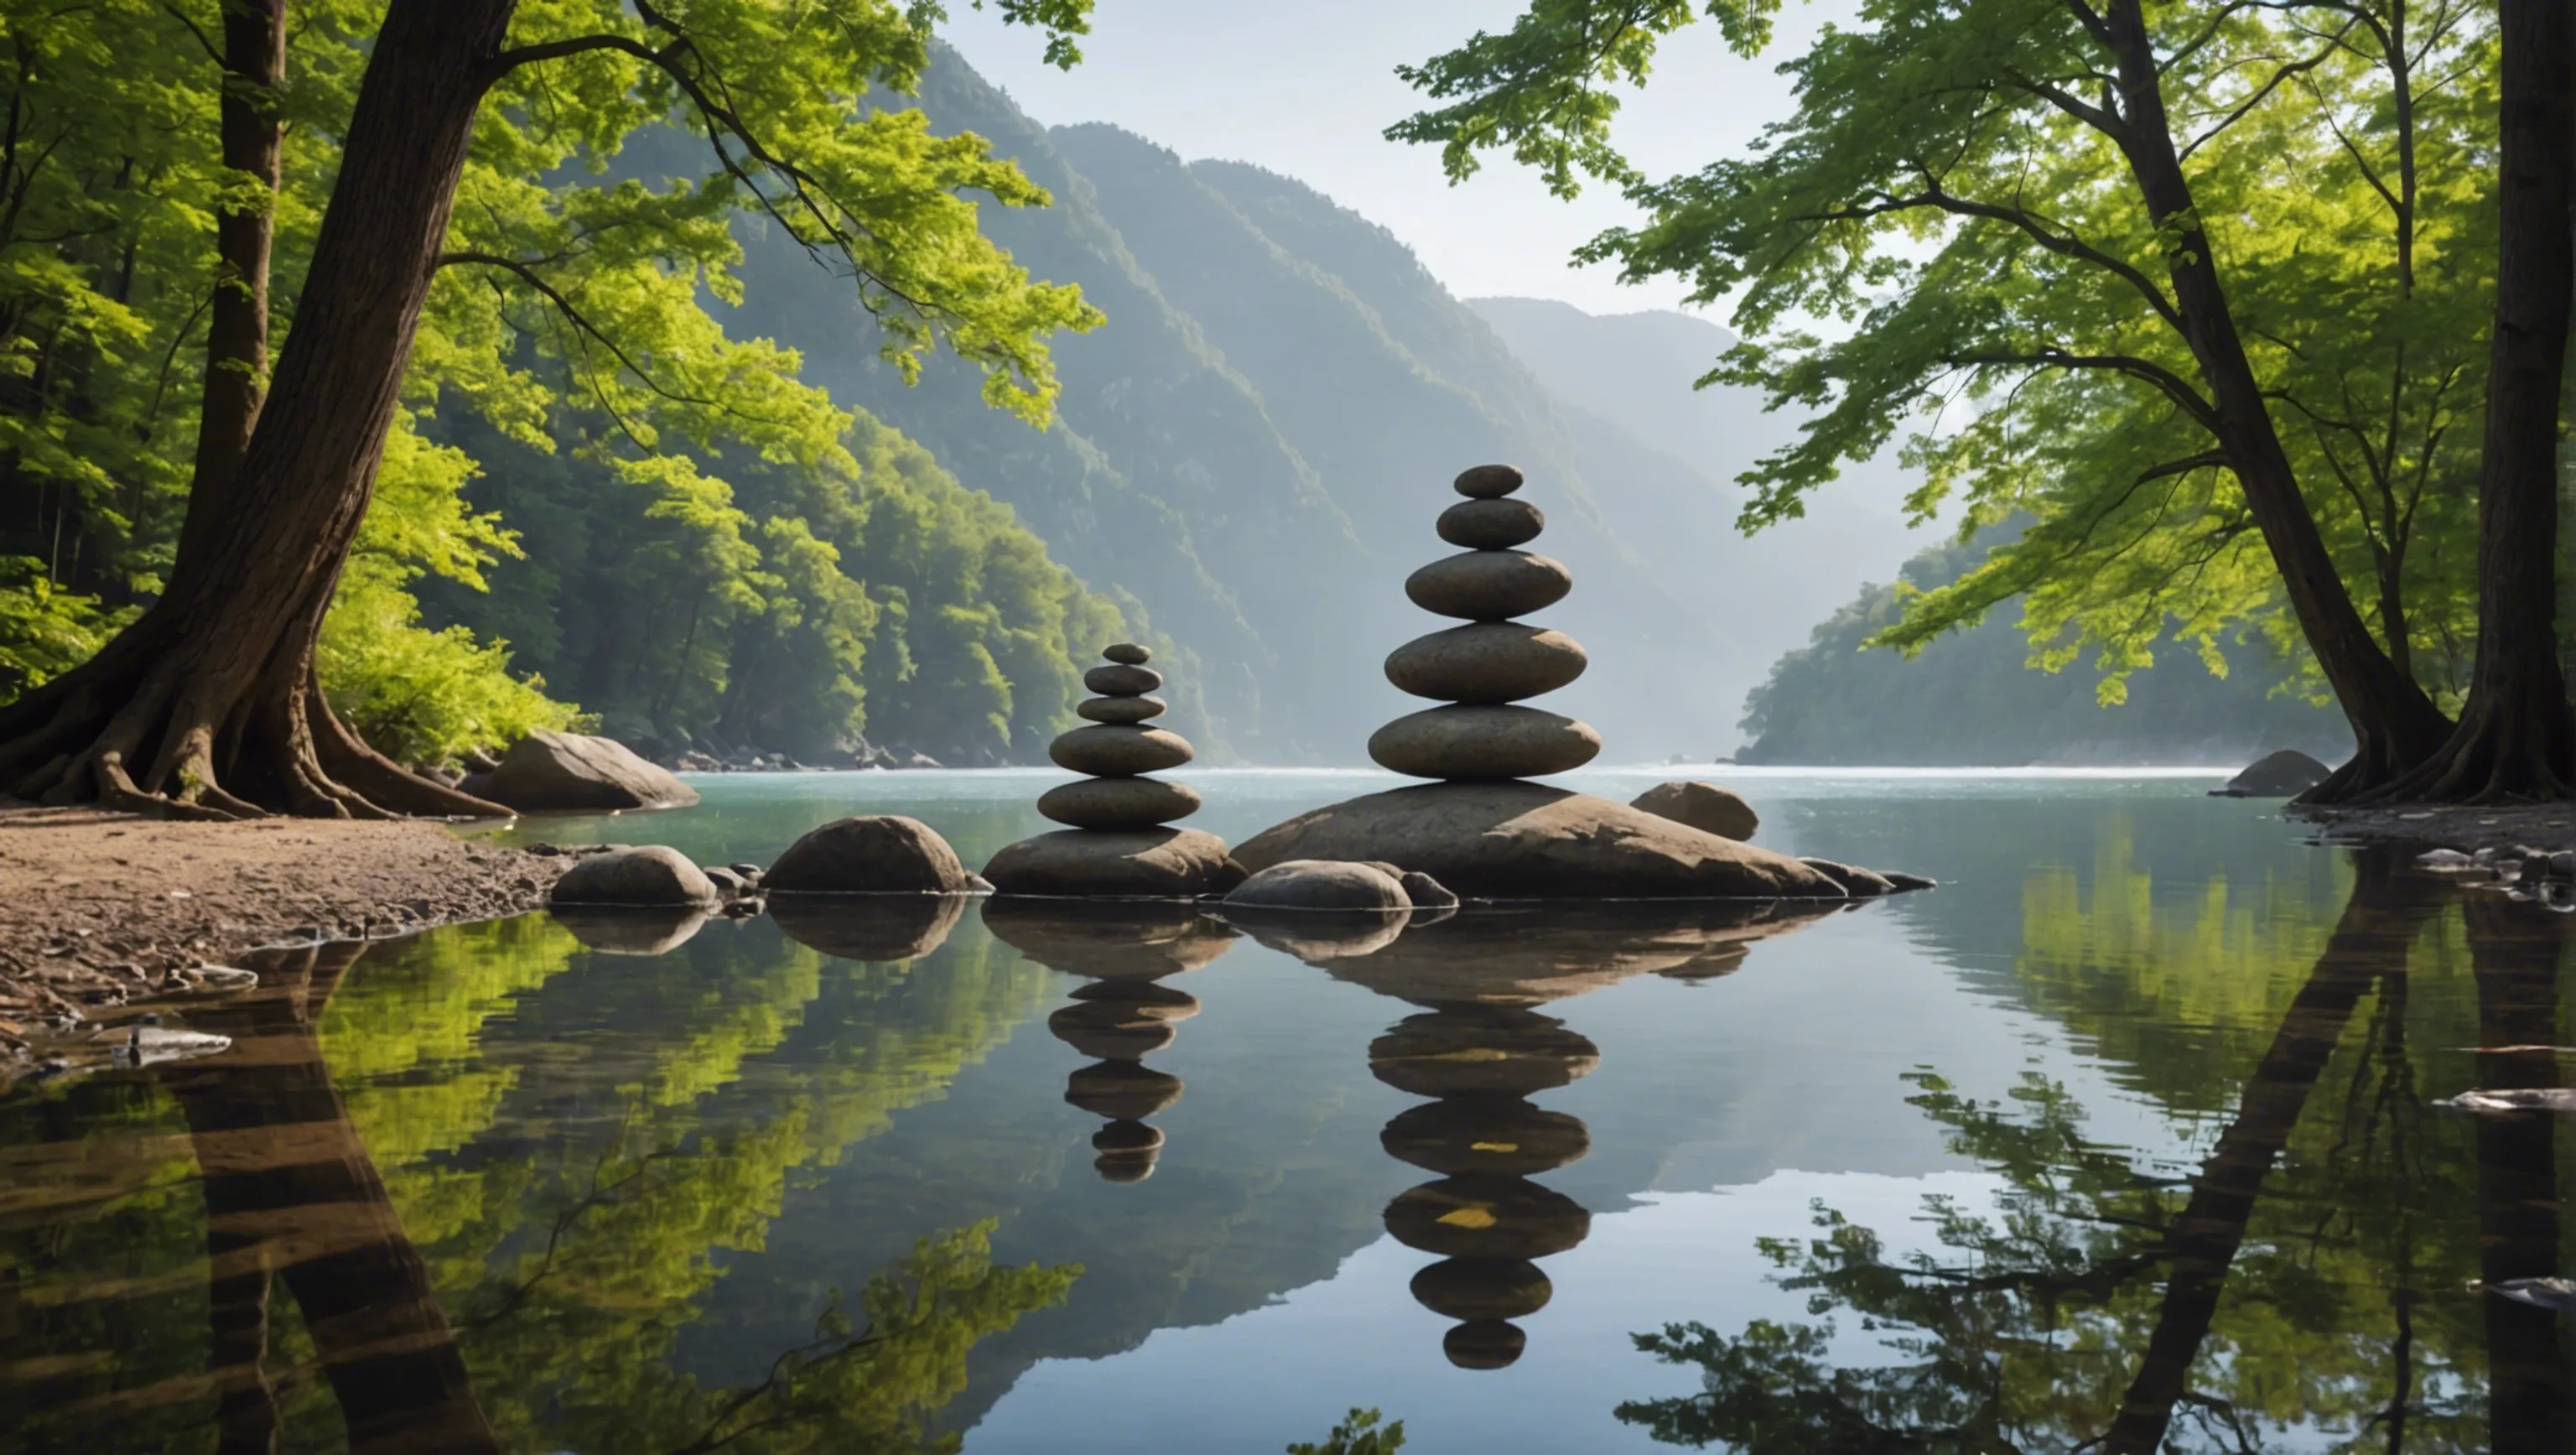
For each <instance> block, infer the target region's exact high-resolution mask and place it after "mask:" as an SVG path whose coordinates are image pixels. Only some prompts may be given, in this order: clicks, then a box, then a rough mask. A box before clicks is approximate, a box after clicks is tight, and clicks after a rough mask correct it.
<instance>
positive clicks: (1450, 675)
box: [1368, 465, 1601, 782]
mask: <svg viewBox="0 0 2576 1455" xmlns="http://www.w3.org/2000/svg"><path fill="white" fill-rule="evenodd" d="M1455 488H1456V489H1457V491H1458V493H1459V494H1460V495H1463V496H1465V497H1467V498H1466V499H1465V500H1462V501H1460V502H1459V503H1458V504H1456V505H1453V506H1450V507H1449V508H1448V509H1447V510H1446V511H1443V512H1442V513H1441V516H1440V520H1439V527H1438V528H1439V531H1440V538H1441V539H1442V540H1444V541H1447V542H1448V543H1450V544H1451V545H1453V546H1464V547H1466V549H1465V550H1463V551H1461V552H1460V553H1458V554H1457V555H1454V556H1449V557H1446V558H1444V559H1442V560H1438V561H1434V562H1432V563H1431V564H1430V565H1428V566H1425V567H1423V568H1422V569H1421V570H1419V571H1416V572H1414V573H1413V575H1412V576H1411V577H1409V578H1407V579H1406V581H1405V583H1404V594H1405V595H1406V596H1407V597H1409V598H1411V599H1412V601H1413V604H1414V605H1416V606H1419V607H1421V608H1422V609H1423V610H1425V611H1429V612H1435V613H1437V614H1439V615H1441V616H1449V617H1457V618H1459V619H1461V620H1463V621H1464V622H1466V623H1467V624H1466V625H1464V626H1456V627H1451V628H1449V629H1448V630H1446V631H1437V632H1433V633H1431V634H1430V635H1428V636H1422V637H1416V638H1414V639H1413V640H1412V641H1409V642H1407V643H1405V644H1404V645H1403V646H1400V647H1398V648H1396V649H1395V650H1394V651H1393V652H1392V653H1390V654H1388V656H1387V659H1386V678H1387V680H1388V681H1389V682H1392V683H1394V684H1395V685H1396V686H1397V687H1399V688H1401V689H1402V690H1404V691H1406V692H1409V693H1412V694H1413V695H1414V696H1416V697H1428V698H1431V699H1433V700H1435V701H1438V702H1440V703H1442V704H1444V705H1443V706H1440V707H1434V708H1430V709H1428V710H1426V711H1423V712H1417V713H1412V714H1409V715H1407V716H1404V717H1400V718H1397V719H1396V720H1395V721H1393V722H1391V723H1388V724H1387V725H1386V726H1384V727H1382V728H1379V729H1378V730H1377V732H1376V733H1375V734H1373V735H1372V736H1371V737H1370V738H1369V744H1368V749H1369V757H1371V758H1372V759H1374V760H1376V762H1377V764H1378V766H1380V767H1383V768H1388V769H1392V770H1393V771H1395V772H1398V773H1403V774H1407V775H1409V776H1411V777H1415V778H1436V779H1441V780H1444V781H1456V782H1476V781H1490V780H1493V779H1507V778H1529V777H1536V776H1538V775H1540V774H1546V773H1563V772H1565V771H1567V770H1568V769H1573V768H1580V767H1582V766H1583V765H1584V764H1586V763H1589V762H1591V761H1592V759H1593V757H1594V756H1595V755H1596V754H1598V753H1599V752H1600V751H1601V735H1600V734H1599V733H1596V732H1594V731H1593V730H1592V728H1591V727H1590V726H1588V725H1587V724H1584V723H1580V722H1577V721H1575V720H1574V719H1573V718H1570V717H1565V716H1562V715H1560V714H1557V713H1553V712H1548V711H1546V710H1544V709H1541V708H1535V707H1523V706H1520V705H1519V704H1520V703H1521V702H1522V701H1523V700H1525V699H1527V698H1532V697H1537V696H1540V695H1542V694H1544V693H1549V692H1553V691H1555V690H1556V689H1558V688H1560V687H1563V686H1565V685H1566V684H1567V683H1570V682H1572V681H1573V680H1574V679H1576V678H1577V677H1580V676H1582V675H1583V669H1584V666H1585V665H1586V658H1585V656H1584V652H1583V648H1582V647H1581V646H1580V645H1578V644H1577V643H1576V642H1575V640H1574V639H1573V638H1572V637H1569V636H1567V635H1566V634H1565V633H1563V632H1560V631H1552V630H1550V629H1548V628H1546V627H1542V626H1535V625H1532V624H1530V623H1528V622H1524V621H1521V620H1518V618H1520V617H1523V616H1526V615H1528V614H1529V613H1531V612H1534V611H1540V610H1544V609H1545V608H1547V607H1549V606H1553V605H1555V604H1556V603H1557V602H1559V601H1562V600H1564V599H1565V595H1566V593H1567V592H1569V591H1571V590H1573V589H1574V576H1573V573H1571V572H1569V571H1567V570H1566V569H1565V567H1564V565H1563V564H1561V563H1559V562H1557V561H1553V560H1550V559H1549V558H1548V557H1546V556H1542V555H1538V554H1536V553H1534V552H1530V551H1524V550H1521V549H1519V547H1522V546H1525V545H1527V544H1529V543H1530V542H1531V541H1534V540H1536V539H1538V536H1539V532H1540V531H1542V530H1544V529H1545V528H1546V526H1547V517H1546V516H1545V515H1544V514H1542V513H1541V512H1540V510H1539V508H1538V507H1537V506H1535V505H1532V504H1530V503H1529V502H1528V501H1526V500H1516V499H1514V498H1512V497H1513V495H1514V494H1515V492H1517V491H1518V490H1519V489H1520V488H1521V472H1520V471H1519V470H1517V469H1515V468H1513V467H1512V466H1510V465H1478V466H1476V467H1475V468H1474V469H1471V470H1468V471H1467V472H1465V473H1464V474H1461V475H1460V476H1459V477H1458V478H1457V481H1456V482H1455Z"/></svg>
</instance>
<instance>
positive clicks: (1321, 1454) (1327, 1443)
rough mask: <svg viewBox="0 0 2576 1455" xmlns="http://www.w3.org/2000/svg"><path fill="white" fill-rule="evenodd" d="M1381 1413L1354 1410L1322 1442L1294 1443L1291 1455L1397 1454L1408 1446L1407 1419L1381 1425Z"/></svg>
mask: <svg viewBox="0 0 2576 1455" xmlns="http://www.w3.org/2000/svg"><path fill="white" fill-rule="evenodd" d="M1377 1422H1378V1412H1377V1411H1375V1410H1353V1411H1351V1412H1350V1413H1349V1414H1348V1415H1346V1416H1344V1417H1343V1419H1342V1422H1341V1423H1340V1424H1337V1425H1335V1426H1333V1432H1332V1433H1331V1434H1329V1435H1327V1436H1325V1437H1324V1439H1323V1441H1322V1442H1321V1443H1320V1444H1304V1445H1291V1446H1289V1447H1288V1455H1395V1452H1396V1451H1398V1450H1401V1449H1403V1448H1404V1421H1402V1420H1397V1421H1396V1422H1395V1423H1393V1424H1391V1425H1388V1426H1387V1427H1386V1428H1385V1429H1379V1428H1378V1423H1377Z"/></svg>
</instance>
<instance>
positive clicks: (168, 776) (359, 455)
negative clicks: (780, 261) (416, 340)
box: [0, 0, 513, 817]
mask: <svg viewBox="0 0 2576 1455" xmlns="http://www.w3.org/2000/svg"><path fill="white" fill-rule="evenodd" d="M512 4H513V0H393V3H392V4H391V5H390V6H389V7H388V9H387V11H386V15H385V21H384V25H383V27H382V28H381V29H380V30H379V31H378V33H377V35H376V39H375V47H374V51H373V54H372V55H371V56H370V57H369V59H368V62H367V71H366V76H365V78H364V79H363V80H362V81H361V83H360V84H359V88H358V99H357V105H356V108H355V110H354V111H353V112H352V113H351V116H350V119H349V131H348V137H347V141H346V143H345V145H344V148H343V151H342V157H341V166H340V174H339V178H338V180H337V182H335V183H334V185H333V187H332V192H331V201H330V205H329V208H328V210H327V211H326V212H325V213H324V215H323V220H322V228H321V232H320V235H319V236H318V237H317V238H316V240H315V245H314V251H313V261H312V264H311V267H310V268H309V270H308V271H307V272H306V274H305V281H304V288H303V291H302V295H301V297H300V299H299V301H298V303H297V307H296V318H295V328H294V331H293V332H292V333H291V334H290V335H289V336H288V338H287V342H286V348H285V350H284V352H283V353H282V354H281V355H280V356H279V359H278V365H277V372H276V377H275V379H274V381H273V387H272V389H271V392H270V394H269V397H268V401H267V403H266V404H265V405H264V406H263V407H262V408H261V409H260V412H259V420H258V424H257V426H256V427H255V428H254V429H253V431H252V434H251V437H250V443H249V446H248V448H247V450H246V451H245V452H244V454H243V456H242V461H241V466H240V468H239V469H238V470H236V471H235V472H234V474H233V477H232V481H231V484H230V486H229V487H228V488H227V489H226V491H225V492H224V496H225V498H224V499H223V500H222V501H221V508H220V509H219V510H215V511H212V512H210V513H209V519H208V521H207V524H206V528H205V530H204V533H203V535H202V536H201V537H200V539H199V540H198V542H197V543H196V549H194V550H186V549H183V550H182V551H181V552H180V555H179V559H178V562H177V564H176V565H175V566H174V567H173V569H172V571H171V577H170V584H169V587H168V589H167V590H166V591H165V592H164V593H163V594H162V597H161V599H160V600H159V601H158V602H156V603H154V605H153V607H152V608H151V610H149V611H148V612H146V613H145V614H144V616H143V617H142V619H141V620H139V621H137V622H136V623H135V624H134V625H133V626H132V627H130V628H128V629H127V630H126V631H125V632H124V633H123V634H122V635H120V636H119V637H118V638H117V639H116V640H114V641H112V642H110V643H109V644H108V645H107V647H106V648H105V649H104V650H102V651H101V652H100V653H99V654H98V655H97V656H96V657H95V658H93V659H91V660H90V661H89V662H87V663H85V664H83V665H82V666H81V667H79V668H77V669H75V670H74V671H71V672H68V673H65V674H64V675H63V676H61V677H58V678H55V679H54V680H53V681H51V682H48V683H46V684H45V685H44V686H42V687H40V688H38V689H36V690H35V691H34V692H31V693H29V694H27V695H26V696H25V697H23V698H21V699H19V701H18V702H17V703H15V704H13V705H11V706H10V707H8V708H5V709H0V788H14V790H15V791H16V792H17V793H18V794H20V795H21V796H24V797H29V798H37V799H41V800H42V801H44V802H48V803H70V802H76V801H82V800H87V799H97V800H100V801H102V802H105V803H107V804H109V805H111V806H116V807H128V808H139V809H145V810H160V811H170V812H178V813H184V814H191V815H199V816H238V815H249V814H255V813H258V812H261V811H263V810H267V809H282V810H287V811H291V812H295V813H301V814H311V815H319V816H324V817H347V816H370V817H371V816H381V815H383V814H386V813H389V812H394V813H400V812H418V813H460V814H495V815H497V814H502V813H506V812H507V810H505V809H502V808H500V807H499V806H497V805H494V804H490V803H486V802H484V801H482V800H480V799H477V798H473V797H470V796H468V795H465V794H462V793H458V792H456V791H454V790H453V789H447V788H442V787H440V786H438V785H436V784H433V783H431V782H429V781H428V780H426V779H423V778H420V777H418V776H416V775H414V774H411V773H409V772H406V771H404V770H403V769H402V768H401V767H399V766H397V765H396V764H394V763H392V762H390V761H389V760H387V759H385V758H384V757H382V756H380V755H378V754H377V753H375V752H373V751H372V750H370V749H369V748H367V746H366V745H365V744H363V743H361V742H359V741H358V739H357V737H356V736H355V735H354V734H352V733H351V732H350V731H349V730H348V729H347V728H346V727H345V726H343V725H342V724H341V723H340V721H339V720H338V719H337V718H336V717H334V716H333V715H332V713H331V710H330V707H329V705H328V704H327V703H325V702H324V701H323V700H322V695H321V691H320V689H319V688H318V687H316V686H315V684H314V677H313V653H314V643H315V640H316V638H317V637H318V635H319V634H320V631H321V626H322V615H323V612H324V611H325V610H327V609H328V607H329V605H330V601H331V593H332V590H333V588H334V587H336V586H337V585H338V583H339V578H340V571H341V567H342V565H343V564H344V563H345V562H346V560H347V558H348V553H349V548H350V545H351V543H352V542H353V541H354V540H355V539H356V537H357V533H358V526H359V523H360V522H361V521H362V520H363V519H364V518H365V515H366V510H367V500H368V497H369V495H370V493H371V492H372V490H373V488H374V485H375V474H376V467H377V464H378V462H379V461H380V460H381V459H382V457H383V454H384V445H385V437H386V435H387V433H388V432H389V431H390V430H391V429H392V426H393V419H394V411H395V406H396V403H397V401H398V398H399V394H400V389H401V384H402V376H403V368H404V365H405V364H406V362H407V361H408V360H409V357H410V354H411V346H412V338H413V334H414V332H415V330H416V329H417V327H418V325H419V321H420V311H421V306H422V304H423V302H424V300H425V299H426V298H427V296H428V292H429V285H430V279H431V277H432V275H433V273H434V271H435V269H436V266H437V259H438V253H439V246H440V242H441V240H442V238H443V237H444V235H445V233H446V229H447V218H448V212H449V209H450V207H451V206H452V205H453V203H454V200H455V194H456V184H457V179H458V177H459V176H460V175H461V174H462V172H463V170H464V166H465V152H466V145H467V142H468V140H469V139H470V137H471V134H472V131H473V124H474V114H475V110H476V108H477V106H478V104H479V103H480V101H481V99H482V95H483V91H484V89H485V87H486V85H487V84H488V75H489V71H488V63H489V62H490V60H491V58H492V57H493V56H494V55H495V54H496V53H497V52H498V50H499V48H500V43H501V39H502V35H503V33H504V31H505V30H506V29H507V27H508V24H509V18H510V12H511V8H512ZM138 765H139V766H140V769H141V771H139V772H138V771H136V769H137V767H138Z"/></svg>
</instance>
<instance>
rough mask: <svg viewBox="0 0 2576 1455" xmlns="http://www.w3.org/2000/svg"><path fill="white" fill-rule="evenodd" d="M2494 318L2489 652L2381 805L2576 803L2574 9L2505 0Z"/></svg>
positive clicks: (2484, 650) (2482, 519)
mask: <svg viewBox="0 0 2576 1455" xmlns="http://www.w3.org/2000/svg"><path fill="white" fill-rule="evenodd" d="M2500 30H2501V39H2502V44H2503V52H2504V61H2503V68H2502V75H2501V82H2502V92H2503V107H2502V111H2503V116H2502V126H2501V129H2500V141H2501V144H2502V145H2501V161H2500V162H2499V164H2498V173H2499V178H2498V180H2499V184H2500V185H2499V187H2498V193H2499V196H2498V199H2497V200H2498V209H2497V212H2498V215H2497V219H2496V222H2497V241H2496V313H2495V339H2494V343H2493V346H2492V347H2493V361H2492V363H2491V364H2490V365H2489V368H2488V375H2487V420H2486V444H2485V454H2484V456H2483V457H2482V458H2481V460H2480V462H2479V470H2478V653H2477V662H2476V665H2475V667H2474V668H2473V669H2472V671H2471V674H2470V677H2469V703H2468V709H2467V711H2465V712H2463V713H2462V714H2461V715H2460V725H2459V728H2458V730H2457V731H2456V732H2454V733H2452V734H2451V737H2450V740H2449V741H2448V742H2447V743H2445V744H2443V746H2442V749H2441V751H2440V752H2438V753H2436V754H2434V755H2433V757H2432V758H2430V759H2429V760H2427V761H2426V762H2425V763H2424V764H2423V765H2422V766H2421V767H2420V768H2418V769H2417V770H2416V771H2415V772H2413V773H2409V774H2407V775H2406V776H2405V777H2403V778H2402V779H2399V780H2398V781H2397V782H2395V783H2392V784H2390V785H2388V786H2387V788H2386V789H2385V790H2384V791H2383V792H2381V793H2380V794H2378V795H2376V796H2378V797H2383V798H2407V799H2429V800H2438V801H2443V802H2466V803H2493V802H2496V801H2499V800H2506V799H2529V798H2566V797H2568V796H2570V795H2571V794H2576V713H2571V712H2570V711H2569V710H2568V705H2567V684H2566V680H2565V678H2564V677H2562V676H2561V675H2560V672H2559V667H2558V574H2557V567H2558V406H2559V399H2560V390H2561V388H2562V387H2563V386H2564V384H2565V381H2566V369H2567V327H2568V322H2569V303H2570V295H2571V292H2576V219H2571V218H2570V217H2569V215H2568V207H2569V203H2570V186H2571V174H2576V5H2571V4H2570V3H2569V0H2509V3H2507V4H2506V5H2505V6H2504V9H2503V20H2502V24H2501V27H2500Z"/></svg>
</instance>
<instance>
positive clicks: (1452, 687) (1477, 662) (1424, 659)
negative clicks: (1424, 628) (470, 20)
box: [1386, 621, 1586, 703]
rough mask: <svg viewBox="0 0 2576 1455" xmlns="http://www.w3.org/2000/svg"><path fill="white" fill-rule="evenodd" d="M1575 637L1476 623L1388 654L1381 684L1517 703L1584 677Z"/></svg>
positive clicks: (1452, 697) (1421, 693)
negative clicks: (1389, 683) (1384, 674)
mask: <svg viewBox="0 0 2576 1455" xmlns="http://www.w3.org/2000/svg"><path fill="white" fill-rule="evenodd" d="M1585 663H1586V658H1585V657H1584V655H1583V648H1582V647H1581V646H1580V645H1578V644H1577V643H1576V642H1575V640H1574V638H1572V637H1570V636H1567V635H1566V634H1565V633H1563V632H1560V631H1550V630H1549V629H1547V628H1546V627H1541V626H1528V625H1524V624H1523V623H1520V622H1516V621H1480V622H1477V623H1475V624H1474V625H1472V626H1457V627H1451V628H1450V629H1449V630H1447V631H1440V632H1433V633H1431V634H1430V635H1429V636H1423V637H1415V638H1414V639H1413V640H1412V641H1409V642H1406V643H1405V644H1404V645H1403V646H1400V647H1398V648H1396V649H1395V650H1394V651H1392V652H1389V653H1388V654H1387V658H1386V680H1387V681H1389V682H1392V683H1394V684H1395V685H1396V686H1397V687H1399V688H1401V689H1403V690H1404V691H1406V692H1410V693H1412V694H1413V695H1414V696H1416V697H1429V698H1433V699H1436V700H1438V701H1441V702H1475V703H1500V702H1518V701H1520V700H1521V699H1522V698H1524V697H1536V696H1538V695H1539V694H1540V693H1542V692H1554V691H1555V690H1556V689H1558V688H1560V687H1563V686H1564V685H1566V684H1567V683H1569V682H1572V681H1573V680H1574V679H1575V678H1577V677H1580V676H1582V675H1583V668H1584V666H1585Z"/></svg>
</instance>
